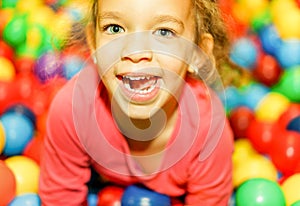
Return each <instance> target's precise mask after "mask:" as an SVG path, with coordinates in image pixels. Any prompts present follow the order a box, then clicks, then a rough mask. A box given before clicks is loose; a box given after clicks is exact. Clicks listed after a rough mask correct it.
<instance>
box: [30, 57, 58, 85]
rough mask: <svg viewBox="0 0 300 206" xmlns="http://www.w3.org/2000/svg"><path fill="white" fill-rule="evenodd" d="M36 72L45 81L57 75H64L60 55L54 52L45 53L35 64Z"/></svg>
mask: <svg viewBox="0 0 300 206" xmlns="http://www.w3.org/2000/svg"><path fill="white" fill-rule="evenodd" d="M34 73H35V75H36V76H37V78H38V79H39V80H40V81H41V82H43V83H45V82H47V81H48V80H49V79H52V78H54V77H56V76H62V74H63V69H62V64H61V59H60V55H59V54H58V53H54V52H47V53H45V54H43V55H42V56H41V57H40V58H39V59H38V60H37V62H36V64H35V67H34Z"/></svg>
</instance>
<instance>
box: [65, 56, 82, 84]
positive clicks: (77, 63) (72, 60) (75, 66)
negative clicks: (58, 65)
mask: <svg viewBox="0 0 300 206" xmlns="http://www.w3.org/2000/svg"><path fill="white" fill-rule="evenodd" d="M84 64H85V62H84V61H83V59H82V58H80V57H79V56H76V55H67V56H65V57H64V58H63V74H64V77H65V78H66V79H68V80H69V79H71V78H72V77H73V76H74V75H75V74H77V73H78V72H79V71H80V70H81V69H82V68H83V66H84Z"/></svg>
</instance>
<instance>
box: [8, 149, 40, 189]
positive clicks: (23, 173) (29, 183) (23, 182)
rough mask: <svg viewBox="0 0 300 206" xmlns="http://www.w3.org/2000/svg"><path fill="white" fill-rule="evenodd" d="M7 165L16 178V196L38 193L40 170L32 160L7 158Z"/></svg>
mask: <svg viewBox="0 0 300 206" xmlns="http://www.w3.org/2000/svg"><path fill="white" fill-rule="evenodd" d="M4 162H5V164H6V165H7V166H8V167H9V168H10V169H11V170H12V172H13V174H14V176H15V177H16V185H17V189H16V195H21V194H25V193H36V194H37V192H38V182H39V174H40V168H39V166H38V164H37V163H36V162H35V161H33V160H32V159H30V158H28V157H25V156H20V155H16V156H12V157H9V158H7V159H6V160H5V161H4Z"/></svg>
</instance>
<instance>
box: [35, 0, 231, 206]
mask: <svg viewBox="0 0 300 206" xmlns="http://www.w3.org/2000/svg"><path fill="white" fill-rule="evenodd" d="M91 8H92V12H91V14H92V17H91V18H90V19H91V21H90V22H89V24H88V25H87V29H86V39H87V42H88V45H89V48H90V51H91V54H92V60H93V64H87V66H86V68H85V69H84V70H82V71H81V72H80V73H79V74H78V75H77V76H75V77H74V78H73V79H71V80H70V81H69V82H68V83H67V84H66V85H65V87H64V88H63V89H62V90H61V91H60V92H59V93H58V94H57V96H56V98H55V99H54V101H53V103H52V106H51V108H50V110H49V117H48V123H47V136H46V139H45V152H44V155H43V161H42V165H41V179H40V191H39V194H40V197H41V199H42V202H43V205H46V206H48V205H49V206H51V205H55V206H57V205H74V206H79V205H84V204H85V200H86V196H87V192H88V191H87V190H88V189H87V186H86V183H87V182H88V181H89V179H90V177H91V173H90V167H91V166H92V167H93V168H94V169H95V170H96V171H97V172H98V173H99V174H100V175H101V177H103V178H104V179H105V180H107V181H110V182H113V183H116V184H120V185H124V186H126V185H131V184H142V185H144V186H145V187H147V188H149V189H152V190H154V191H156V192H159V193H162V194H166V195H168V196H170V197H184V204H185V205H195V206H196V205H209V206H212V205H227V204H228V201H229V198H230V196H231V190H232V183H231V173H232V163H231V154H232V151H233V138H232V133H231V130H230V128H229V126H228V122H227V120H226V116H225V114H224V111H223V105H222V104H221V103H220V101H219V100H218V97H217V96H216V94H215V93H214V92H213V91H212V90H211V89H210V88H209V86H208V84H206V83H209V82H216V81H215V80H217V79H218V78H217V75H216V74H218V72H217V70H216V69H215V68H216V67H217V68H221V66H222V65H223V64H224V62H226V60H227V59H228V58H227V56H226V55H227V54H226V51H227V49H228V44H227V39H226V35H225V33H224V28H223V24H222V22H221V20H220V16H219V13H218V10H217V5H216V3H215V2H213V1H211V0H127V1H123V0H93V2H92V7H91Z"/></svg>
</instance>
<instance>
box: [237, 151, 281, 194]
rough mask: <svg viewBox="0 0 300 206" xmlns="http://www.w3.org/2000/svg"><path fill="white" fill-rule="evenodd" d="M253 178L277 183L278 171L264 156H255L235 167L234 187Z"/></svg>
mask: <svg viewBox="0 0 300 206" xmlns="http://www.w3.org/2000/svg"><path fill="white" fill-rule="evenodd" d="M252 178H265V179H268V180H272V181H276V180H277V170H276V168H275V166H274V165H273V163H272V162H271V161H270V160H269V159H267V158H266V157H264V156H262V155H254V156H252V157H250V158H247V159H244V161H243V162H239V163H238V164H236V165H234V170H233V186H234V187H235V188H237V187H239V186H240V185H241V184H242V183H243V182H245V181H247V180H249V179H252Z"/></svg>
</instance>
